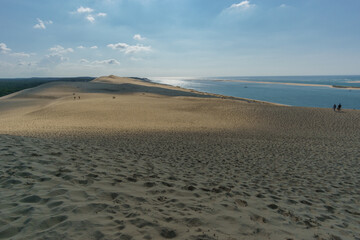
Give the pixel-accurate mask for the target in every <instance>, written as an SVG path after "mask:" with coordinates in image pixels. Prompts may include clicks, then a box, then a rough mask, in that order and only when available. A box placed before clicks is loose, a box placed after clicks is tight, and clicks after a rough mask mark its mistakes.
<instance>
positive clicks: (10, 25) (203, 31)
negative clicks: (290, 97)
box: [0, 0, 360, 78]
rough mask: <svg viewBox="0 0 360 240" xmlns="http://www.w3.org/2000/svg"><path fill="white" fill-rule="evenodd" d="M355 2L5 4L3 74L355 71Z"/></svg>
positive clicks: (0, 2)
mask: <svg viewBox="0 0 360 240" xmlns="http://www.w3.org/2000/svg"><path fill="white" fill-rule="evenodd" d="M359 13H360V1H359V0H346V1H340V0H87V1H85V0H64V1H59V0H31V1H30V0H0V78H6V77H62V76H95V77H96V76H103V75H110V74H114V75H118V76H137V77H167V76H168V77H170V76H171V77H182V76H189V77H211V76H281V75H285V76H286V75H359V74H360V27H359V23H360V14H359Z"/></svg>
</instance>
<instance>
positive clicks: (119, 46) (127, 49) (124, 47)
mask: <svg viewBox="0 0 360 240" xmlns="http://www.w3.org/2000/svg"><path fill="white" fill-rule="evenodd" d="M107 46H108V47H109V48H111V49H114V50H120V51H122V52H124V53H125V54H129V53H139V52H150V51H151V46H144V45H142V44H136V45H128V44H126V43H115V44H108V45H107Z"/></svg>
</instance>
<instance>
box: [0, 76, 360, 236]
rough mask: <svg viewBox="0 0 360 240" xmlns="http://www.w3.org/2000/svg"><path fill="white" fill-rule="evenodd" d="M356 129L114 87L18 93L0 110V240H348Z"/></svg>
mask: <svg viewBox="0 0 360 240" xmlns="http://www.w3.org/2000/svg"><path fill="white" fill-rule="evenodd" d="M79 96H80V99H79V98H78V97H79ZM74 97H75V99H74ZM359 120H360V112H359V111H352V110H346V111H343V112H341V113H338V112H333V111H332V110H330V109H316V108H292V107H282V106H276V105H271V104H263V103H255V102H249V101H242V100H236V99H233V98H225V97H221V96H216V95H206V94H203V93H198V92H195V91H190V90H183V89H180V88H175V87H170V86H164V85H157V84H152V83H147V82H143V81H139V80H134V79H128V78H117V77H103V78H99V79H96V80H95V81H93V82H90V83H50V84H45V85H42V86H39V87H36V88H33V89H28V90H24V91H22V92H19V93H15V94H12V95H10V96H6V97H3V98H1V99H0V133H2V135H0V139H1V141H0V159H1V161H0V195H1V198H0V239H8V238H10V239H24V238H28V239H49V238H51V239H170V238H173V239H359V238H360V234H359V232H360V227H359V226H360V220H359V219H360V210H359V209H360V202H359V201H360V191H359V188H358V186H360V168H359V159H360V151H359V149H358V148H359V146H360V144H359V143H360V141H359V136H360V130H359V129H360V123H359Z"/></svg>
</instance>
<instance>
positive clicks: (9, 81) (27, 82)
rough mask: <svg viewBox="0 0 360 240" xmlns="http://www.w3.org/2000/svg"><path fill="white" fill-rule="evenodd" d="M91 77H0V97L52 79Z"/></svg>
mask: <svg viewBox="0 0 360 240" xmlns="http://www.w3.org/2000/svg"><path fill="white" fill-rule="evenodd" d="M93 79H94V78H93V77H72V78H0V97H2V96H5V95H8V94H11V93H14V92H17V91H20V90H23V89H26V88H32V87H36V86H39V85H41V84H44V83H48V82H54V81H65V82H88V81H91V80H93Z"/></svg>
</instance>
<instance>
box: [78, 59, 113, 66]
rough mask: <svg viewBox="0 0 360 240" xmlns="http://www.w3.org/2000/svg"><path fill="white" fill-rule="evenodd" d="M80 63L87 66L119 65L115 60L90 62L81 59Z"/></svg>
mask: <svg viewBox="0 0 360 240" xmlns="http://www.w3.org/2000/svg"><path fill="white" fill-rule="evenodd" d="M80 63H83V64H88V65H119V64H120V62H119V61H118V60H116V59H106V60H97V61H92V62H90V61H89V60H87V59H84V58H83V59H81V60H80Z"/></svg>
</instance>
